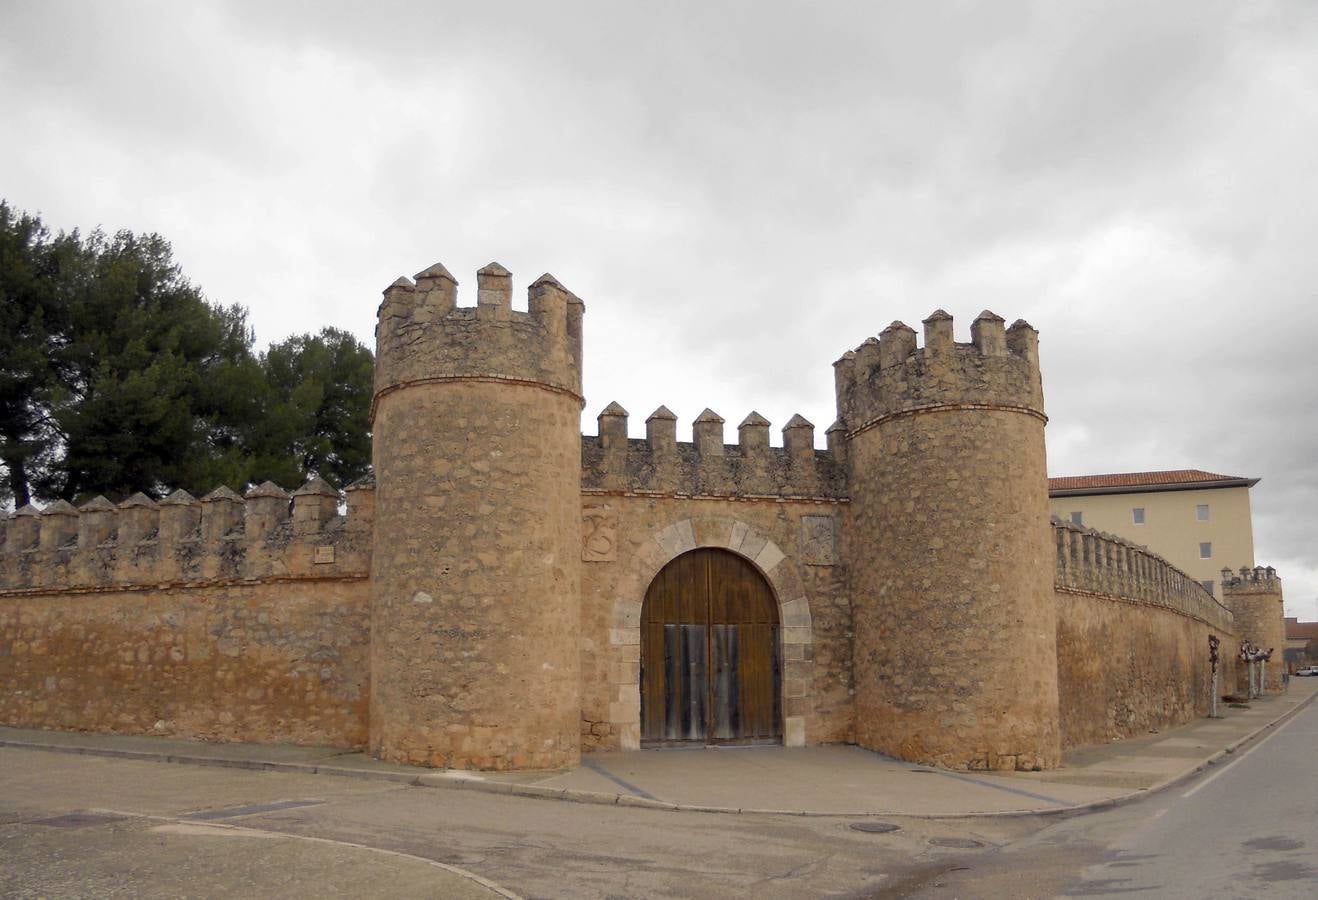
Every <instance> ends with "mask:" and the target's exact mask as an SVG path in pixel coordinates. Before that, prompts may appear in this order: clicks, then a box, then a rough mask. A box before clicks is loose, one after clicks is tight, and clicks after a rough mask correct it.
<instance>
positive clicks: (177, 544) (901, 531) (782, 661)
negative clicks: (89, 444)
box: [0, 263, 1282, 770]
mask: <svg viewBox="0 0 1318 900" xmlns="http://www.w3.org/2000/svg"><path fill="white" fill-rule="evenodd" d="M511 284H512V283H511V274H510V273H509V272H508V271H507V270H506V269H504V268H503V267H502V266H500V265H498V264H497V263H492V264H490V265H488V266H486V267H485V268H484V269H481V270H480V271H479V272H478V273H477V290H476V298H475V300H476V303H475V306H459V305H458V304H457V282H456V280H455V279H454V278H453V276H452V275H451V274H449V272H448V271H447V270H446V269H445V268H444V267H443V266H442V265H438V264H436V265H434V266H431V267H430V268H428V269H426V270H424V271H422V272H420V273H419V274H418V275H417V276H416V278H415V281H412V280H410V279H406V278H403V279H399V280H398V281H396V282H395V283H394V284H392V285H391V286H390V287H389V288H388V289H387V290H386V291H385V295H384V300H383V302H382V303H381V305H380V308H379V313H378V321H377V333H376V336H377V357H376V383H375V393H374V399H373V430H374V469H375V476H374V478H373V480H369V481H364V482H360V483H357V484H354V485H350V486H349V487H348V488H347V489H346V492H345V494H346V497H345V496H344V495H340V493H339V492H338V491H336V490H334V489H333V488H332V487H330V486H329V485H328V484H326V483H324V482H323V481H321V480H319V479H313V480H312V481H310V482H308V483H307V484H306V485H304V486H302V487H301V488H299V489H298V490H296V491H293V492H292V493H288V492H286V491H285V490H283V489H281V488H280V487H278V486H276V485H273V484H269V483H266V484H262V485H257V486H255V487H252V488H251V489H250V490H248V491H247V492H246V493H245V494H244V495H243V496H239V495H237V494H235V493H234V492H232V491H230V490H228V489H226V488H218V489H216V490H214V491H212V492H211V493H209V494H207V495H206V496H204V497H202V498H200V499H196V498H194V497H192V496H190V495H189V494H187V493H186V492H183V491H176V492H175V493H173V494H170V495H169V496H166V497H164V498H162V499H159V500H156V499H152V498H150V497H147V496H145V495H142V494H136V495H134V496H132V497H128V498H127V499H125V500H123V502H121V503H118V504H117V505H116V504H112V503H110V502H109V501H108V500H106V499H104V498H101V497H97V498H95V499H93V500H91V501H90V502H88V503H85V504H83V505H82V506H81V507H79V508H74V507H73V506H71V505H69V504H68V503H64V502H56V503H52V504H50V505H49V506H47V507H45V508H44V509H38V508H36V507H35V506H30V505H29V506H25V507H23V508H22V509H19V510H17V511H16V512H15V513H13V514H11V515H9V516H7V517H0V722H4V723H6V724H13V725H25V726H35V727H44V728H63V729H86V730H102V731H117V732H124V733H152V734H168V735H173V736H181V737H195V738H205V739H214V740H249V741H293V742H300V743H326V744H338V745H343V746H363V745H366V746H368V747H369V748H370V749H371V751H372V752H373V753H374V754H375V755H377V756H379V757H381V758H385V759H390V760H395V761H400V762H407V763H412V764H418V765H430V766H445V767H463V768H481V769H508V768H556V767H562V766H570V765H573V764H574V763H576V762H577V761H578V760H579V758H580V753H581V752H582V751H596V750H615V749H635V748H637V747H638V746H639V744H640V727H641V726H640V703H641V687H642V686H641V683H640V681H641V677H642V675H641V672H640V653H641V619H642V606H643V603H644V600H645V597H646V593H647V589H648V588H649V586H650V584H651V582H652V581H653V580H654V579H655V578H656V575H657V574H658V573H659V572H660V571H661V570H662V569H664V567H665V566H666V565H667V564H668V563H670V562H672V561H674V560H675V559H677V558H678V557H679V556H682V555H683V554H685V553H688V552H690V551H693V550H695V549H697V548H721V549H723V550H726V551H727V552H728V553H731V554H735V555H737V556H740V557H742V559H743V560H745V561H746V562H747V563H749V568H747V567H746V566H742V564H741V563H738V564H737V565H738V566H739V567H740V568H739V569H738V570H737V571H739V572H740V573H742V574H744V575H747V577H748V578H749V581H751V582H754V585H755V587H754V589H753V590H754V596H755V597H756V598H757V599H756V603H757V604H758V606H757V607H756V609H757V610H759V611H761V612H763V613H764V616H763V618H761V619H758V620H756V622H755V624H754V627H756V628H761V627H769V628H774V627H775V626H776V630H775V631H772V632H770V633H771V634H772V635H773V636H774V637H773V638H772V640H776V642H777V643H776V646H775V649H774V651H773V653H774V655H773V656H772V661H771V663H769V664H768V665H762V666H761V668H760V670H759V671H760V672H761V673H763V672H764V671H769V672H770V673H771V675H770V677H772V678H773V679H774V690H776V691H777V693H776V694H775V695H772V697H771V703H772V707H773V712H772V716H773V721H774V722H775V727H777V724H778V723H779V721H780V720H781V721H780V724H781V732H782V734H781V737H782V741H783V742H784V743H785V744H787V745H788V746H803V745H810V744H820V743H830V742H855V743H859V744H861V745H862V746H865V747H869V748H872V749H876V750H879V751H882V752H885V753H889V754H892V755H894V756H897V757H900V758H902V759H907V760H911V761H916V762H921V763H929V764H936V765H943V766H947V767H951V768H974V769H987V768H993V769H1024V770H1030V769H1040V768H1049V767H1052V766H1055V765H1057V764H1058V761H1059V758H1060V752H1061V748H1062V747H1072V746H1077V745H1080V744H1085V743H1091V742H1099V741H1109V740H1114V739H1119V738H1123V737H1129V736H1132V735H1135V734H1140V733H1143V732H1146V731H1148V730H1155V729H1161V728H1165V727H1169V726H1171V725H1175V724H1178V723H1180V722H1184V721H1186V720H1188V719H1189V718H1191V717H1192V716H1194V715H1197V714H1203V713H1205V712H1206V711H1207V708H1208V700H1209V696H1210V687H1209V676H1208V646H1207V639H1208V636H1209V635H1216V636H1217V637H1219V638H1220V639H1221V641H1222V647H1221V661H1220V670H1221V676H1220V679H1219V684H1220V686H1221V689H1222V691H1223V692H1226V691H1229V690H1230V689H1231V688H1232V687H1233V686H1234V685H1235V683H1236V679H1237V677H1238V676H1237V667H1238V666H1239V663H1238V660H1237V659H1236V656H1237V652H1238V648H1239V642H1240V639H1241V638H1242V637H1248V638H1249V639H1250V640H1252V641H1253V642H1254V643H1256V644H1260V645H1263V646H1272V645H1275V646H1277V647H1280V646H1282V644H1281V642H1280V638H1278V637H1276V635H1277V634H1279V633H1280V631H1279V629H1280V628H1281V627H1282V617H1281V603H1280V599H1281V585H1280V580H1279V579H1277V578H1276V577H1275V573H1274V572H1272V571H1271V570H1261V569H1260V570H1250V571H1242V573H1241V575H1240V577H1239V578H1236V577H1235V576H1232V577H1231V578H1230V579H1228V581H1229V582H1230V583H1229V584H1228V585H1227V587H1226V590H1227V594H1228V597H1229V602H1228V605H1227V606H1223V605H1222V604H1219V603H1216V602H1215V601H1214V600H1213V598H1212V597H1211V595H1209V594H1208V593H1207V592H1205V591H1204V590H1203V589H1202V587H1201V586H1200V585H1199V584H1198V582H1196V581H1195V580H1193V579H1192V578H1190V577H1189V576H1187V575H1185V574H1184V573H1182V572H1180V571H1178V570H1176V569H1175V568H1173V567H1172V566H1170V565H1169V564H1168V563H1167V562H1166V561H1165V560H1162V559H1160V558H1159V557H1157V556H1155V555H1153V554H1150V553H1149V552H1148V551H1147V549H1145V548H1143V547H1138V546H1135V545H1132V544H1129V543H1127V542H1124V541H1121V540H1119V539H1117V538H1113V537H1111V536H1109V535H1103V534H1099V533H1096V532H1093V531H1090V530H1087V529H1082V528H1078V527H1075V526H1071V525H1069V524H1068V523H1065V522H1061V521H1056V520H1055V521H1054V522H1053V524H1052V525H1051V526H1049V524H1048V518H1047V500H1046V491H1047V480H1046V465H1045V459H1044V443H1043V429H1044V424H1045V422H1046V416H1045V415H1044V405H1043V388H1042V379H1041V376H1040V371H1039V355H1038V335H1037V333H1036V332H1035V331H1034V329H1033V328H1032V327H1030V326H1029V325H1028V324H1027V323H1025V322H1017V323H1015V324H1014V325H1012V326H1011V327H1010V328H1008V327H1006V325H1005V323H1004V322H1003V320H1002V319H1001V318H999V317H998V316H996V315H994V314H992V313H990V312H984V313H982V314H981V315H980V316H979V317H978V318H977V319H976V320H975V321H974V322H973V323H972V324H971V326H970V342H969V343H959V342H957V341H956V340H954V335H953V322H952V319H951V317H950V316H949V315H947V314H946V313H944V312H942V311H936V312H935V313H934V314H933V315H931V316H930V317H929V318H928V319H926V320H925V322H924V326H925V336H924V344H923V346H922V347H921V346H918V342H917V339H916V334H915V332H914V330H912V329H911V328H909V327H907V326H906V325H903V324H902V323H893V324H892V325H891V326H889V327H888V328H887V329H885V330H884V331H883V332H882V333H881V334H880V335H878V336H877V337H873V338H869V339H867V340H865V341H864V342H863V343H862V344H860V346H858V347H857V348H856V349H855V350H853V351H851V352H848V353H846V354H844V355H843V357H842V358H841V359H840V360H838V362H837V363H836V364H835V370H834V371H835V379H836V387H837V406H838V419H837V421H836V422H835V423H834V424H833V425H832V426H830V427H829V429H828V431H827V449H826V450H817V449H816V448H815V440H814V437H815V436H814V426H813V425H811V423H809V422H807V421H806V420H805V419H803V418H801V417H800V416H793V417H792V418H791V419H790V420H789V421H788V422H787V423H786V424H785V425H784V426H783V428H782V446H781V447H775V446H771V442H770V428H771V425H770V423H769V422H768V421H767V420H765V419H764V418H763V417H762V416H760V415H759V414H757V413H754V412H752V413H750V414H749V415H747V416H746V417H745V418H744V419H743V420H742V421H741V422H740V424H739V425H738V426H737V436H736V442H735V443H726V442H725V438H726V435H725V424H726V423H725V421H724V420H723V418H722V417H721V416H719V415H718V414H717V413H715V412H713V411H712V410H708V409H706V410H705V411H704V412H702V413H701V414H700V415H699V416H698V417H696V419H695V420H694V422H692V440H691V441H689V442H686V441H678V440H677V418H676V416H674V415H673V413H671V412H670V411H669V410H668V409H666V408H665V407H660V408H659V409H657V410H655V412H654V413H652V414H651V415H650V416H649V417H648V418H647V420H646V437H645V438H644V439H639V440H634V439H631V438H630V437H629V436H628V414H627V411H626V410H625V409H623V408H622V407H621V406H620V405H618V404H617V403H610V404H609V405H608V406H607V407H605V408H604V410H603V411H602V412H600V414H599V416H598V433H597V434H595V435H588V436H582V435H581V434H580V412H581V408H582V403H583V400H582V397H581V370H582V363H583V355H582V351H583V344H582V323H583V315H584V305H583V304H582V302H581V301H580V300H579V299H578V298H576V297H575V296H574V295H572V294H571V293H570V292H569V291H567V290H566V289H565V288H563V286H562V285H561V284H559V283H558V282H557V281H556V280H555V279H554V278H552V277H551V276H548V275H546V276H542V277H541V278H539V279H537V280H536V281H535V282H533V283H532V284H531V286H530V287H529V289H528V304H527V310H526V311H525V312H523V311H520V310H514V309H512V305H511V295H512V287H511ZM345 502H346V514H341V509H342V508H344V506H343V504H345ZM709 556H710V557H713V556H715V555H713V554H710V555H709ZM750 569H754V570H755V571H754V572H751V571H750ZM714 571H715V570H714V569H713V568H712V567H711V568H710V569H709V570H708V572H709V573H713V572H714ZM755 573H758V576H762V582H761V580H760V578H759V577H756V576H755ZM724 577H726V584H732V583H733V582H734V581H735V579H733V578H731V577H727V576H724ZM738 577H740V576H738ZM707 578H708V581H707V582H704V583H703V584H704V590H705V591H706V593H705V594H700V593H699V590H700V589H697V588H695V587H692V588H691V590H689V591H688V592H687V594H684V595H683V596H684V597H703V598H704V599H703V600H701V601H699V602H707V603H708V607H707V612H708V610H712V609H714V607H715V602H714V601H713V600H712V599H710V598H712V597H713V596H714V595H715V592H714V590H713V588H712V585H713V583H714V581H715V575H713V574H709V575H708V576H707ZM766 585H767V589H768V591H769V592H770V593H771V594H772V599H773V606H774V607H776V623H775V619H774V616H773V615H772V614H771V613H772V607H769V606H767V605H766V604H767V600H766V599H765V594H764V589H765V586H766ZM720 602H722V601H720ZM756 614H757V615H760V612H757V613H756ZM709 615H710V616H712V615H713V613H712V612H711V613H709ZM1274 619H1275V621H1274ZM682 621H683V622H688V621H689V620H687V619H684V620H682ZM707 621H709V622H713V621H714V620H713V619H712V618H711V619H709V620H707ZM660 624H661V625H662V626H663V628H665V629H667V628H670V627H671V628H673V629H675V630H674V632H673V633H675V634H676V633H677V631H676V629H677V628H679V627H686V626H685V625H679V624H675V623H671V622H669V621H668V620H665V621H663V622H661V623H660ZM723 624H726V623H723ZM723 624H718V625H717V626H716V627H723ZM695 627H704V626H703V625H697V626H695ZM666 633H667V632H663V633H660V637H663V635H664V634H666ZM692 633H693V634H694V632H692ZM708 633H710V634H713V633H714V632H713V631H712V629H711V631H710V632H708ZM665 640H666V638H665ZM666 646H667V645H664V646H663V647H660V648H659V650H655V649H653V647H654V645H650V644H647V647H651V649H650V650H648V651H647V653H663V654H667V655H665V656H664V659H665V660H666V661H667V660H672V659H678V658H679V656H678V655H674V654H668V651H667V650H666V649H664V647H666ZM708 646H712V640H711V643H710V644H709V645H708ZM651 658H655V657H650V656H647V659H651ZM710 658H711V659H712V658H714V657H712V656H711V657H710ZM1280 668H1281V667H1280V666H1279V665H1278V666H1275V667H1273V673H1272V674H1279V673H1280ZM721 671H724V672H726V671H730V669H728V668H725V669H723V670H721ZM757 677H758V676H757ZM661 683H662V682H656V684H661ZM711 683H712V682H711ZM756 683H757V684H758V685H760V686H761V687H759V688H757V690H759V691H761V693H760V694H759V695H757V696H759V697H762V696H763V693H764V692H763V690H762V687H763V685H765V684H767V683H768V682H767V681H758V682H756ZM1274 686H1275V685H1274V683H1273V681H1272V679H1271V676H1270V679H1269V684H1268V687H1269V689H1272V688H1273V687H1274ZM711 696H712V693H711ZM725 696H726V695H725ZM685 702H686V701H684V703H685ZM668 708H669V709H674V708H677V707H676V706H673V705H670V706H669V707H668ZM682 708H683V709H687V710H690V709H691V708H693V705H684V706H683V707H682ZM780 713H781V715H779V714H780ZM650 737H651V739H654V738H653V732H651V735H650Z"/></svg>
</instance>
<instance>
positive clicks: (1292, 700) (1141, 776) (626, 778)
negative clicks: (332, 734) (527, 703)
mask: <svg viewBox="0 0 1318 900" xmlns="http://www.w3.org/2000/svg"><path fill="white" fill-rule="evenodd" d="M1316 693H1318V678H1298V679H1292V680H1291V686H1290V691H1289V692H1288V693H1286V694H1283V695H1279V696H1274V697H1269V698H1266V699H1264V700H1259V701H1254V702H1253V703H1252V704H1250V708H1249V709H1231V708H1227V707H1224V708H1223V709H1222V710H1221V712H1222V714H1223V717H1222V718H1220V719H1198V720H1196V721H1194V722H1192V723H1190V724H1188V725H1184V726H1181V727H1179V728H1175V729H1171V730H1168V731H1166V732H1163V733H1160V734H1150V735H1145V736H1142V737H1139V738H1133V739H1129V740H1125V741H1121V742H1118V743H1113V744H1108V745H1102V746H1094V747H1085V748H1081V749H1079V750H1074V751H1071V752H1068V753H1066V754H1065V755H1064V757H1063V765H1062V766H1061V767H1060V768H1058V769H1055V770H1052V771H1049V772H1011V773H987V772H952V771H947V770H942V769H933V768H928V767H924V766H914V765H911V764H909V763H903V762H899V761H896V760H892V759H888V758H886V757H883V756H880V755H878V754H875V753H871V752H869V751H866V750H861V749H859V748H856V747H844V746H827V747H808V748H800V749H788V748H783V747H751V748H738V749H713V748H701V749H694V750H653V751H641V752H631V753H605V754H592V755H589V756H587V757H585V759H584V761H583V764H582V766H581V767H580V768H577V769H573V770H570V771H563V772H529V773H528V772H518V773H508V774H491V773H479V774H477V773H463V772H440V771H434V770H427V769H415V768H411V767H406V766H396V765H391V764H389V763H381V762H378V761H376V760H373V759H370V758H369V757H368V756H366V755H365V754H363V753H360V752H354V751H351V750H344V749H341V748H338V749H336V748H326V747H292V746H286V745H274V746H272V745H257V744H210V743H202V742H194V741H176V740H167V739H162V738H154V737H133V736H115V735H100V734H77V733H68V732H52V731H34V730H25V729H15V728H0V746H9V747H21V748H27V749H41V750H48V751H56V752H64V753H81V754H91V755H96V756H106V757H117V758H124V759H141V760H149V761H164V762H176V763H184V764H192V765H207V766H221V767H230V768H245V769H266V770H282V771H288V772H298V773H305V774H319V775H339V776H347V777H353V778H359V779H370V780H383V781H394V782H399V783H404V784H412V785H418V786H423V787H436V788H449V789H463V790H475V791H483V792H488V793H497V794H511V795H516V796H532V797H547V798H556V799H562V800H573V801H577V802H584V803H596V804H605V805H618V806H635V807H650V808H659V809H685V810H693V811H706V812H743V813H754V812H763V813H774V814H790V815H817V816H840V815H841V816H872V815H894V816H917V817H926V818H964V817H975V816H1004V815H1006V816H1013V815H1017V816H1018V815H1039V814H1057V813H1069V812H1076V811H1079V810H1084V809H1094V808H1102V807H1105V806H1112V805H1116V804H1119V803H1123V802H1126V801H1129V800H1132V799H1136V798H1139V797H1142V796H1147V795H1148V794H1149V793H1151V792H1154V791H1157V790H1159V789H1161V788H1163V787H1165V786H1167V785H1170V784H1175V783H1177V782H1179V781H1181V780H1183V779H1185V778H1188V777H1190V776H1192V775H1193V774H1194V773H1196V772H1198V771H1201V770H1203V769H1204V768H1206V767H1208V766H1212V765H1215V764H1217V763H1218V762H1220V761H1222V760H1224V759H1227V758H1229V757H1230V755H1231V754H1232V753H1233V752H1235V750H1236V748H1238V747H1240V746H1241V745H1242V744H1244V743H1246V742H1248V741H1249V740H1250V739H1251V738H1253V737H1255V736H1256V735H1258V734H1260V733H1261V732H1264V731H1266V730H1267V729H1268V728H1270V727H1274V726H1275V725H1277V724H1278V723H1279V722H1281V721H1283V720H1285V719H1287V718H1288V717H1290V716H1292V715H1294V714H1295V713H1296V712H1297V711H1298V710H1299V709H1300V708H1301V707H1302V706H1304V705H1306V704H1308V703H1309V702H1311V701H1312V700H1313V698H1314V695H1315V694H1316Z"/></svg>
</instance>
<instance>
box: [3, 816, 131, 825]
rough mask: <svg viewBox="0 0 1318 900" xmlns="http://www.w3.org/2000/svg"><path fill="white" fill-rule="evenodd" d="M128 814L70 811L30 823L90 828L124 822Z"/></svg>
mask: <svg viewBox="0 0 1318 900" xmlns="http://www.w3.org/2000/svg"><path fill="white" fill-rule="evenodd" d="M126 818H128V817H127V816H111V815H105V814H101V813H69V814H68V815H64V816H52V817H51V818H49V819H35V820H33V821H31V822H29V823H28V824H29V825H45V826H47V827H50V828H89V827H91V826H92V825H109V824H110V823H111V822H122V821H123V820H124V819H126Z"/></svg>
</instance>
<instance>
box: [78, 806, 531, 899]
mask: <svg viewBox="0 0 1318 900" xmlns="http://www.w3.org/2000/svg"><path fill="white" fill-rule="evenodd" d="M94 812H98V813H110V814H113V815H120V816H130V817H132V818H135V819H147V820H148V821H155V822H163V823H164V824H163V825H157V826H155V827H154V828H152V830H153V831H161V832H162V833H164V834H180V835H182V834H193V835H200V834H206V835H221V834H231V835H233V836H234V837H253V838H290V839H292V840H295V841H308V842H310V843H313V844H332V845H334V846H337V847H352V848H353V849H354V850H365V851H366V852H368V853H379V854H381V855H382V856H393V857H396V858H398V859H407V860H411V861H413V862H419V863H424V864H425V865H427V866H430V867H431V868H435V869H442V870H444V871H445V872H450V873H452V874H454V875H457V876H459V877H461V878H465V879H467V880H468V881H474V882H475V883H476V884H479V885H480V886H481V887H483V888H486V889H488V890H491V891H493V892H494V893H496V894H498V895H499V896H500V897H503V898H505V900H523V898H522V897H521V895H520V894H515V893H513V892H512V891H510V890H508V889H507V888H506V887H502V886H501V885H499V884H497V883H495V882H493V881H491V880H490V879H488V878H483V877H482V876H480V875H477V874H476V873H475V872H473V871H471V870H470V869H464V868H461V867H460V866H451V865H449V864H448V863H442V862H439V861H438V860H434V859H427V858H426V857H424V856H417V855H416V854H413V853H404V852H402V851H401V850H386V849H385V848H384V847H372V846H370V845H369V844H358V843H354V842H353V841H337V840H334V839H333V838H323V837H312V836H311V835H309V834H297V833H295V832H291V831H270V830H268V829H265V828H253V827H252V826H251V825H230V824H229V823H227V822H207V823H205V824H201V823H198V822H189V821H186V820H183V819H180V818H179V817H178V816H157V815H152V814H151V813H140V812H129V811H127V810H119V809H96V810H94Z"/></svg>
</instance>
